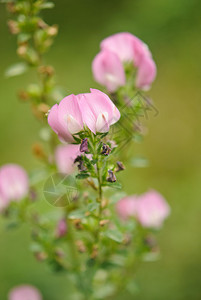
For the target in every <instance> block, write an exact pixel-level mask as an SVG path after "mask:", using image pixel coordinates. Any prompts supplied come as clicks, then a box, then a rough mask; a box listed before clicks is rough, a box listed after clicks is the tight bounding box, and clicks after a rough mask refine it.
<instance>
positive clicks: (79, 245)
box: [75, 240, 86, 253]
mask: <svg viewBox="0 0 201 300" xmlns="http://www.w3.org/2000/svg"><path fill="white" fill-rule="evenodd" d="M75 244H76V246H77V249H78V251H79V252H80V253H84V252H86V247H85V245H84V243H83V241H81V240H78V241H76V242H75Z"/></svg>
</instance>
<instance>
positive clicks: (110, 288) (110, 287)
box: [94, 283, 116, 299]
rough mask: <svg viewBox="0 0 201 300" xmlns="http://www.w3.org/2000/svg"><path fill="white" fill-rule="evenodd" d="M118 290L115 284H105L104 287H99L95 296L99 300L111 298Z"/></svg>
mask: <svg viewBox="0 0 201 300" xmlns="http://www.w3.org/2000/svg"><path fill="white" fill-rule="evenodd" d="M115 290H116V287H115V285H114V284H111V283H105V284H104V285H101V286H97V287H96V288H95V291H94V296H95V298H97V299H106V298H107V297H109V296H112V295H113V294H114V292H115Z"/></svg>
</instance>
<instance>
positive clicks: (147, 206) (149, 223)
mask: <svg viewBox="0 0 201 300" xmlns="http://www.w3.org/2000/svg"><path fill="white" fill-rule="evenodd" d="M169 214H170V206H169V205H168V203H167V201H166V200H165V199H164V198H163V196H162V195H161V194H159V193H158V192H157V191H154V190H151V191H149V192H147V193H145V194H142V195H141V196H139V199H138V204H137V219H138V220H139V222H140V223H141V224H142V226H144V227H153V228H160V227H161V226H162V224H163V222H164V220H165V219H166V218H167V217H168V216H169Z"/></svg>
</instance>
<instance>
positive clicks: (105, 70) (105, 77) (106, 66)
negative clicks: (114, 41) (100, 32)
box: [92, 50, 126, 93]
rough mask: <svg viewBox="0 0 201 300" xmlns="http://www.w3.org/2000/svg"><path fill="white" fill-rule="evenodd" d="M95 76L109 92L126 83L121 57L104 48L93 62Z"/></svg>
mask: <svg viewBox="0 0 201 300" xmlns="http://www.w3.org/2000/svg"><path fill="white" fill-rule="evenodd" d="M92 70H93V74H94V78H95V80H96V81H97V82H99V83H100V84H101V85H103V86H106V88H107V90H108V91H109V92H111V93H112V92H115V91H116V90H117V89H118V88H119V87H120V86H124V85H125V83H126V78H125V73H124V68H123V65H122V63H121V61H120V59H119V57H118V56H117V55H116V54H115V53H113V52H111V51H108V50H102V51H101V52H100V53H98V54H97V55H96V57H95V58H94V61H93V64H92Z"/></svg>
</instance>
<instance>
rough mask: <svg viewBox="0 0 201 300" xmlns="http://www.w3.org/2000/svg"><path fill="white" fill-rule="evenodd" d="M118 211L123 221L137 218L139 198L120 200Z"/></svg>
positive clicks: (117, 205) (131, 197) (117, 206)
mask: <svg viewBox="0 0 201 300" xmlns="http://www.w3.org/2000/svg"><path fill="white" fill-rule="evenodd" d="M116 210H117V213H118V215H119V217H120V218H121V219H122V220H126V219H128V218H129V217H136V210H137V196H135V195H133V196H128V197H124V198H122V199H121V200H119V201H118V202H117V204H116Z"/></svg>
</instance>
